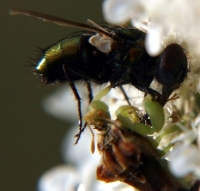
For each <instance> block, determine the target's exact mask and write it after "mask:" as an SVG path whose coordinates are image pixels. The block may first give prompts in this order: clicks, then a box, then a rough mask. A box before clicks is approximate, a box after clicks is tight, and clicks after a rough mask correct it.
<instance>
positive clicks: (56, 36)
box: [0, 0, 103, 191]
mask: <svg viewBox="0 0 200 191" xmlns="http://www.w3.org/2000/svg"><path fill="white" fill-rule="evenodd" d="M101 4H102V1H101V0H56V1H55V0H34V1H28V0H1V1H0V14H1V15H0V65H1V66H0V68H1V75H0V78H1V80H0V85H1V90H0V91H1V93H0V96H1V97H0V119H1V120H0V124H1V125H0V190H2V191H16V190H20V191H27V190H29V191H31V190H36V185H37V181H38V178H39V177H40V175H41V174H42V173H43V172H45V171H46V170H48V169H50V168H51V167H53V166H55V165H57V164H60V163H63V160H62V157H61V148H60V145H61V141H62V139H63V136H64V135H65V133H66V131H67V124H66V123H65V122H62V121H60V120H58V119H55V118H53V117H51V116H49V115H48V114H46V113H45V112H44V111H43V110H42V107H41V101H42V98H43V97H44V96H45V95H47V94H49V93H51V92H53V91H54V90H55V89H56V88H57V87H56V86H42V87H41V86H39V84H40V82H39V80H37V79H36V78H35V76H34V75H33V74H32V73H31V72H30V71H31V68H30V66H29V61H30V59H29V58H34V57H35V55H36V54H37V47H41V48H45V47H47V46H48V45H51V44H53V43H54V42H57V41H58V40H60V39H62V38H64V37H66V36H67V34H68V33H71V32H72V31H73V30H72V29H69V28H65V27H60V26H57V25H54V24H52V23H47V22H42V21H40V20H38V19H35V18H30V17H25V16H10V15H8V11H9V10H10V9H16V8H21V9H30V10H35V11H39V12H42V13H48V14H52V15H56V16H59V17H63V18H67V19H69V20H74V21H78V22H82V23H85V22H86V19H88V18H90V19H92V20H94V21H100V22H101V21H103V18H102V12H101Z"/></svg>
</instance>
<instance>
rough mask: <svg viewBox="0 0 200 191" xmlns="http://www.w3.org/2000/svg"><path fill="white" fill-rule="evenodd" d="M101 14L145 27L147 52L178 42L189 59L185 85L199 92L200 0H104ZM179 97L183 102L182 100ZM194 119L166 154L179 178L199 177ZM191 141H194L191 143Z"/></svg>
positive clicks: (197, 130)
mask: <svg viewBox="0 0 200 191" xmlns="http://www.w3.org/2000/svg"><path fill="white" fill-rule="evenodd" d="M103 13H104V16H105V19H106V21H107V22H108V23H112V24H116V25H121V24H126V23H127V22H131V23H132V25H133V26H134V27H138V28H142V29H145V30H146V31H147V36H146V39H145V46H146V49H147V51H148V53H149V54H150V55H158V54H160V53H161V52H162V50H163V48H164V47H165V46H167V45H168V44H170V43H171V42H175V43H177V44H180V45H181V46H182V47H183V48H184V49H185V51H186V55H187V57H188V61H189V72H188V74H187V79H186V80H185V82H184V85H185V86H187V87H189V88H190V89H191V90H192V91H194V92H198V93H200V78H199V71H200V70H199V69H200V25H199V20H200V1H199V0H193V1H188V0H173V1H172V0H105V1H104V3H103ZM188 99H189V98H188ZM180 100H181V104H184V100H182V98H180ZM187 103H189V102H187ZM182 107H183V108H184V106H182ZM186 107H190V106H188V105H187V106H186ZM185 111H186V110H185ZM194 118H195V119H190V120H189V121H190V122H189V125H188V126H189V127H190V129H188V128H185V130H184V131H183V132H184V133H183V134H181V136H180V137H178V138H177V139H176V141H175V140H174V143H175V146H174V149H173V151H172V152H171V153H170V154H169V155H168V158H169V159H170V161H169V165H170V169H171V170H172V172H173V173H174V174H175V175H176V176H179V177H184V176H186V175H188V174H190V173H193V174H194V175H196V176H197V177H200V144H199V142H200V141H199V140H200V127H199V126H200V125H199V120H200V117H199V116H196V117H194ZM193 121H194V122H193ZM194 141H196V142H197V144H193V143H194ZM180 142H181V143H180Z"/></svg>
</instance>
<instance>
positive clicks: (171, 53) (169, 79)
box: [156, 43, 188, 89]
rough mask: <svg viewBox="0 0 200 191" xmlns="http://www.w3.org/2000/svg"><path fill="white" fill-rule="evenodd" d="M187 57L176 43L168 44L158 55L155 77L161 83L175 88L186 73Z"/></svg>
mask: <svg viewBox="0 0 200 191" xmlns="http://www.w3.org/2000/svg"><path fill="white" fill-rule="evenodd" d="M187 70H188V69H187V57H186V55H185V52H184V51H183V48H182V47H181V46H180V45H178V44H175V43H173V44H170V45H168V46H167V47H166V48H165V49H164V51H163V52H162V54H161V56H160V62H159V65H158V70H157V72H156V78H157V80H158V82H159V83H161V84H162V85H166V86H170V87H171V88H173V89H176V88H178V87H179V86H180V84H181V83H182V82H183V81H184V79H185V77H186V74H187Z"/></svg>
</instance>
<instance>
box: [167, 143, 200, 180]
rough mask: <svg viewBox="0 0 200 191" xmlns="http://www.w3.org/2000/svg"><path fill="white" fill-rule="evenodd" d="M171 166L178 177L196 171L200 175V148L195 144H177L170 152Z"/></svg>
mask: <svg viewBox="0 0 200 191" xmlns="http://www.w3.org/2000/svg"><path fill="white" fill-rule="evenodd" d="M168 158H169V168H170V170H171V171H172V173H173V174H174V175H175V176H177V177H184V176H186V175H188V174H190V173H194V174H195V175H196V176H198V177H200V150H199V148H197V146H195V145H193V144H182V143H179V144H176V145H175V146H174V148H173V151H172V152H171V153H169V154H168Z"/></svg>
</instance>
